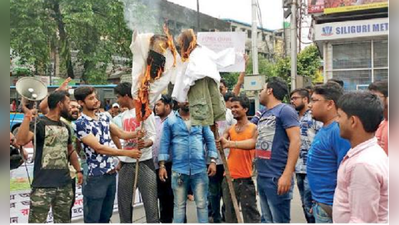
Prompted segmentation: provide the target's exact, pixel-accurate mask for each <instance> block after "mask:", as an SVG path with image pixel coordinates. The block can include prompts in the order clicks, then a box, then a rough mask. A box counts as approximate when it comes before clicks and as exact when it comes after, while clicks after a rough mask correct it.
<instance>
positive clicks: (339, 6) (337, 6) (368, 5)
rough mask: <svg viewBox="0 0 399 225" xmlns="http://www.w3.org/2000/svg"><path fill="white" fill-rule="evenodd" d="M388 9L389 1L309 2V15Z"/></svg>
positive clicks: (325, 0)
mask: <svg viewBox="0 0 399 225" xmlns="http://www.w3.org/2000/svg"><path fill="white" fill-rule="evenodd" d="M386 7H388V0H340V1H338V0H308V13H309V14H314V13H324V14H332V13H342V12H351V11H358V10H367V9H377V8H386Z"/></svg>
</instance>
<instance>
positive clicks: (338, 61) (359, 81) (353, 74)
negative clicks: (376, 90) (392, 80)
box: [326, 40, 388, 90]
mask: <svg viewBox="0 0 399 225" xmlns="http://www.w3.org/2000/svg"><path fill="white" fill-rule="evenodd" d="M326 73H327V74H328V75H329V76H327V77H333V78H336V79H341V80H343V81H344V85H345V86H344V87H345V89H346V90H359V89H361V87H364V86H368V85H369V84H370V83H372V82H374V81H376V80H383V79H388V41H387V40H373V41H364V42H351V43H343V44H333V45H332V69H331V70H327V71H326Z"/></svg>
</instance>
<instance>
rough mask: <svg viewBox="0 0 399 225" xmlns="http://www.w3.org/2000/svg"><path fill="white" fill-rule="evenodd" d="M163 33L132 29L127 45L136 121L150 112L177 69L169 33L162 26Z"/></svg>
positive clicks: (175, 55) (173, 47) (143, 118)
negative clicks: (130, 59)
mask: <svg viewBox="0 0 399 225" xmlns="http://www.w3.org/2000/svg"><path fill="white" fill-rule="evenodd" d="M164 31H165V34H166V35H158V34H153V33H143V34H138V33H137V32H134V33H133V38H132V44H131V45H130V49H131V51H132V53H133V68H132V96H133V99H134V103H135V109H136V116H137V119H138V121H143V120H145V119H146V118H147V117H148V116H149V115H150V114H151V113H152V108H153V107H154V104H155V102H156V101H157V100H159V99H160V96H161V93H162V92H163V91H164V90H165V88H166V87H167V86H168V84H169V82H170V81H171V79H172V77H174V76H175V73H176V71H177V70H176V69H177V68H176V67H175V66H176V60H177V59H176V58H177V57H179V56H178V54H177V52H176V49H175V46H174V43H173V39H172V36H171V35H170V34H169V30H168V28H167V27H165V26H164Z"/></svg>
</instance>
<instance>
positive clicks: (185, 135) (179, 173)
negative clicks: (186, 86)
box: [158, 103, 218, 223]
mask: <svg viewBox="0 0 399 225" xmlns="http://www.w3.org/2000/svg"><path fill="white" fill-rule="evenodd" d="M179 107H180V109H179V111H178V112H176V113H174V115H171V116H170V117H168V119H167V120H166V121H165V122H164V127H163V134H162V139H161V144H160V151H159V155H158V160H159V178H160V180H161V181H163V182H165V181H166V179H168V175H167V171H166V169H165V161H167V160H168V159H169V157H170V155H169V149H172V153H171V154H172V177H171V179H172V189H173V195H174V213H173V223H183V222H184V218H185V215H186V201H187V191H188V188H189V186H191V188H192V190H193V193H194V197H195V203H196V205H197V216H198V222H199V223H208V204H207V196H208V184H209V178H208V175H209V176H213V175H215V173H216V158H217V157H218V153H217V150H216V144H215V138H214V135H213V133H212V131H211V129H210V128H209V126H204V127H203V126H191V122H190V112H189V106H188V103H179ZM204 144H206V147H207V151H208V157H209V158H211V163H210V165H209V167H208V170H207V168H206V159H205V149H204Z"/></svg>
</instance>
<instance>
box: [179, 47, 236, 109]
mask: <svg viewBox="0 0 399 225" xmlns="http://www.w3.org/2000/svg"><path fill="white" fill-rule="evenodd" d="M234 62H235V51H234V48H227V49H225V50H223V51H221V52H219V53H215V52H213V51H211V50H210V49H208V48H207V47H205V46H200V45H198V46H197V47H196V48H195V49H194V50H193V51H192V52H191V54H190V58H189V59H188V60H187V61H186V62H184V63H179V65H178V71H177V74H176V80H175V82H174V84H175V86H174V88H173V92H172V98H173V99H175V100H176V101H178V102H186V101H187V94H188V91H189V90H190V87H191V86H193V85H194V84H195V81H196V80H199V79H202V78H205V77H210V78H212V79H213V80H215V82H216V83H217V84H218V86H219V84H220V74H219V70H220V69H221V68H224V67H228V66H231V65H233V64H234Z"/></svg>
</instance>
